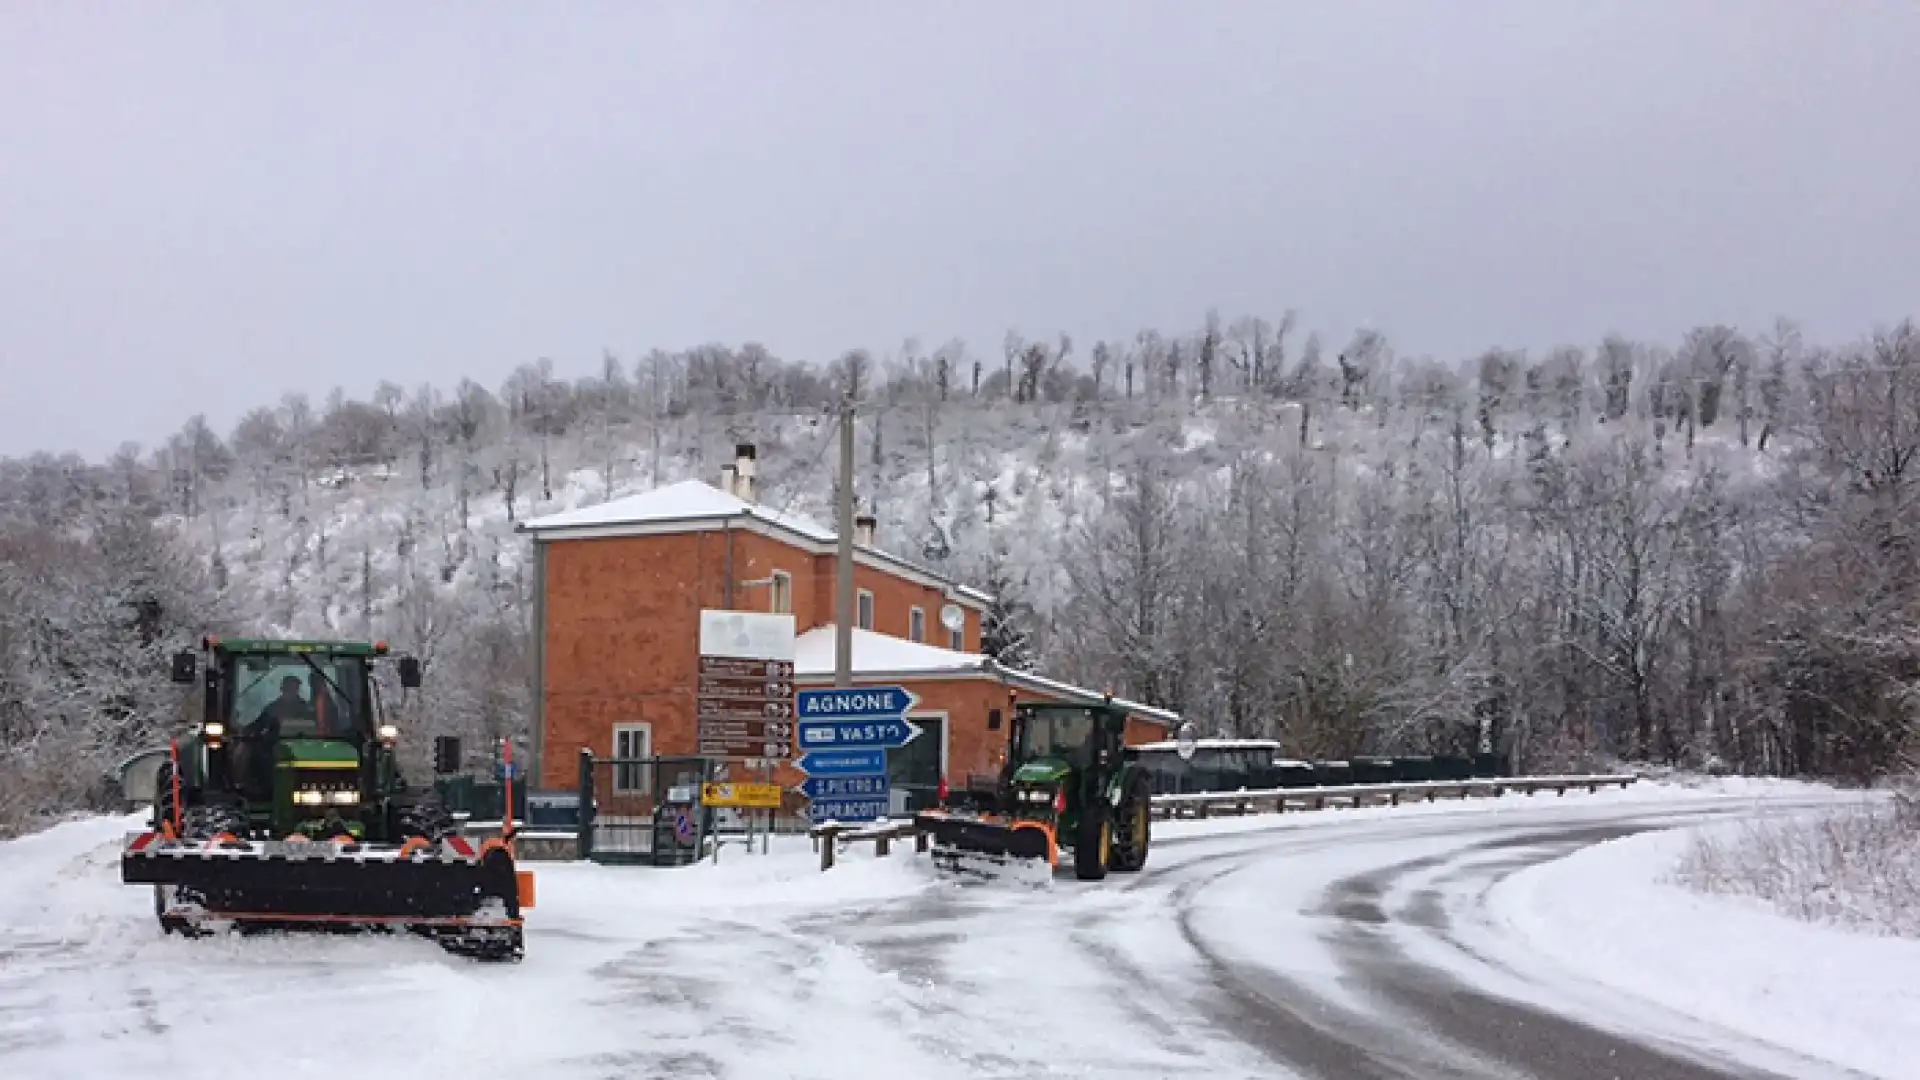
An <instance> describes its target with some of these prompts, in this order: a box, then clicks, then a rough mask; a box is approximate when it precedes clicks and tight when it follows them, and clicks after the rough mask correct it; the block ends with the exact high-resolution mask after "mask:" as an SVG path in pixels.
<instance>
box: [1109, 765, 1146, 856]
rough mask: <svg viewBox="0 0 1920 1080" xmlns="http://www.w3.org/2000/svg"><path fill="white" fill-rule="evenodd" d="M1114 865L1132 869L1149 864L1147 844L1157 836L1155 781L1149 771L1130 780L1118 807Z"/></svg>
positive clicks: (1135, 775) (1115, 817) (1115, 827)
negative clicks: (1155, 827) (1154, 813)
mask: <svg viewBox="0 0 1920 1080" xmlns="http://www.w3.org/2000/svg"><path fill="white" fill-rule="evenodd" d="M1113 816H1114V832H1113V867H1112V868H1113V869H1114V870H1115V871H1118V872H1120V873H1131V872H1133V871H1135V870H1139V869H1141V868H1142V867H1144V866H1146V865H1147V845H1148V843H1149V842H1150V841H1151V839H1152V836H1153V785H1152V783H1151V782H1150V781H1148V779H1147V774H1146V773H1145V772H1135V773H1134V774H1133V778H1132V779H1131V780H1129V781H1127V786H1126V790H1125V792H1124V793H1123V794H1122V795H1121V796H1120V805H1119V806H1118V807H1117V808H1115V810H1114V815H1113Z"/></svg>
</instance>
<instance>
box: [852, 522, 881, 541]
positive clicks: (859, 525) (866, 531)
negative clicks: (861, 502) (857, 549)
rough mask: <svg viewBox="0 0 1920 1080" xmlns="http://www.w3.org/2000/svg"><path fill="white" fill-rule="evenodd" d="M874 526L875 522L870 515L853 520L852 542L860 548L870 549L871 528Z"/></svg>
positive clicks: (871, 539)
mask: <svg viewBox="0 0 1920 1080" xmlns="http://www.w3.org/2000/svg"><path fill="white" fill-rule="evenodd" d="M876 524H877V522H876V521H874V517H873V515H872V514H861V515H860V516H859V517H856V518H854V519H853V542H854V543H856V544H859V545H860V546H861V547H872V546H873V527H874V525H876Z"/></svg>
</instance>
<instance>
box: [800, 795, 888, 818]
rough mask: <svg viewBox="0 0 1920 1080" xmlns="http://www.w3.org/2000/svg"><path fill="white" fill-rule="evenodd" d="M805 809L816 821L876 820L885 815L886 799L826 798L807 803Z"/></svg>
mask: <svg viewBox="0 0 1920 1080" xmlns="http://www.w3.org/2000/svg"><path fill="white" fill-rule="evenodd" d="M807 810H808V812H809V813H810V814H811V815H812V817H813V820H814V821H816V822H819V821H878V820H879V819H881V818H884V817H886V816H887V800H885V799H828V800H826V801H825V802H812V803H808V804H807Z"/></svg>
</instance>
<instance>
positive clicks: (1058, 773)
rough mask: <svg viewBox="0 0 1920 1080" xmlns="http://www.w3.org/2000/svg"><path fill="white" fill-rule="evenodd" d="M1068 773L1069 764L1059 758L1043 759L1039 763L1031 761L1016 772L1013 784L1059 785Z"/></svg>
mask: <svg viewBox="0 0 1920 1080" xmlns="http://www.w3.org/2000/svg"><path fill="white" fill-rule="evenodd" d="M1068 771H1069V769H1068V766H1067V763H1066V762H1064V761H1061V760H1059V759H1057V758H1041V759H1040V760H1038V761H1029V762H1027V763H1026V764H1025V765H1022V766H1020V767H1019V768H1018V769H1016V770H1014V774H1013V782H1014V783H1016V784H1053V785H1057V784H1059V783H1060V779H1061V778H1062V777H1064V776H1066V775H1067V773H1068Z"/></svg>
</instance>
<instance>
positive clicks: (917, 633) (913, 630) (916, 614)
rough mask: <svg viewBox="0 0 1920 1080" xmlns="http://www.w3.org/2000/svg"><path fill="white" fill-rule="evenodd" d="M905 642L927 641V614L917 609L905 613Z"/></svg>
mask: <svg viewBox="0 0 1920 1080" xmlns="http://www.w3.org/2000/svg"><path fill="white" fill-rule="evenodd" d="M907 640H908V641H925V640H927V613H926V612H924V611H921V610H920V609H919V608H911V609H909V610H908V611H907Z"/></svg>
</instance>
